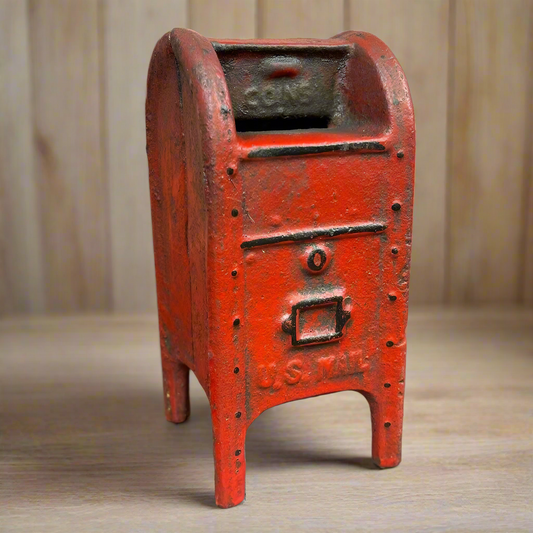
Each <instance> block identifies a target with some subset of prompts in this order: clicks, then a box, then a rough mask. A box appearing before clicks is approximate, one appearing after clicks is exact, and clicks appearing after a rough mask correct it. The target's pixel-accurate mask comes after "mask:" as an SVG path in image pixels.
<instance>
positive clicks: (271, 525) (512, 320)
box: [0, 310, 533, 533]
mask: <svg viewBox="0 0 533 533" xmlns="http://www.w3.org/2000/svg"><path fill="white" fill-rule="evenodd" d="M408 346H409V348H408V372H407V380H406V397H405V398H406V406H405V407H406V410H405V426H404V447H403V462H402V464H401V465H400V466H399V467H398V468H395V469H391V470H383V471H380V470H376V469H373V468H372V467H371V462H370V459H369V457H370V420H369V411H368V406H367V404H366V400H364V398H363V397H362V396H360V395H358V394H357V393H348V392H346V393H340V394H333V395H330V396H322V397H318V398H313V399H309V400H305V401H301V402H295V403H292V404H286V405H283V406H280V407H277V408H274V409H271V410H270V411H267V412H266V413H264V414H263V415H261V417H259V419H258V420H257V421H256V422H255V423H254V424H253V426H252V427H251V428H250V431H249V433H248V439H247V448H246V456H247V465H248V472H247V501H246V502H245V503H244V504H243V505H241V506H239V507H236V508H233V509H229V510H222V509H217V508H215V506H214V496H213V459H212V449H211V426H210V418H209V410H208V404H207V400H206V398H205V397H204V394H203V391H202V389H201V388H200V386H199V385H198V383H197V382H196V381H194V383H193V385H192V398H191V403H192V415H191V419H190V420H189V421H188V422H187V423H186V424H183V425H181V426H174V425H172V424H169V423H167V422H166V421H165V418H164V412H163V397H162V385H161V375H160V362H159V353H158V338H157V322H156V320H155V318H154V317H107V316H99V317H84V318H42V319H8V320H4V321H1V322H0V354H1V367H0V372H1V396H2V404H1V431H2V434H1V448H0V450H1V456H0V506H1V508H0V530H1V531H6V532H11V531H17V532H33V531H36V532H42V533H46V532H61V533H63V532H68V533H72V532H76V531H95V532H96V531H98V532H103V531H117V532H128V533H130V532H152V531H155V532H174V531H179V532H181V531H231V532H239V531H242V532H248V531H287V530H290V531H409V532H420V531H431V532H433V531H453V532H458V531H502V532H510V531H513V532H515V531H533V312H520V311H517V310H514V311H513V310H502V311H499V312H498V311H490V310H488V311H487V310H482V311H472V312H467V311H457V310H447V311H441V310H418V311H416V310H415V311H413V312H412V313H411V318H410V326H409V336H408Z"/></svg>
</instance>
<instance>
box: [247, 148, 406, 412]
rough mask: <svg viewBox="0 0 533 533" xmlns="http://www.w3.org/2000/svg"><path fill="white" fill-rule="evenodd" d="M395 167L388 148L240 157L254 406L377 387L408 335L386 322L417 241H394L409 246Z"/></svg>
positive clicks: (249, 403)
mask: <svg viewBox="0 0 533 533" xmlns="http://www.w3.org/2000/svg"><path fill="white" fill-rule="evenodd" d="M396 171H397V167H396V166H393V167H392V168H391V165H390V157H389V155H388V153H377V154H330V155H328V154H322V155H312V156H302V157H298V156H294V157H274V158H264V159H260V160H251V159H248V160H243V161H242V162H241V165H240V167H239V172H240V177H241V179H242V187H243V213H242V216H243V233H244V238H243V242H242V243H241V248H242V253H243V265H244V269H243V270H244V272H243V274H244V299H245V301H244V309H245V313H244V321H243V324H242V327H243V329H244V331H243V333H245V335H246V341H245V345H246V368H247V383H246V388H247V394H246V396H247V402H246V404H247V409H248V411H249V412H248V415H249V417H251V418H254V417H255V416H256V415H257V414H259V413H260V412H261V411H263V410H264V409H266V408H268V407H270V406H272V405H273V404H277V403H283V402H286V401H290V400H294V399H298V398H304V397H308V396H313V395H317V394H323V393H326V392H334V391H337V390H346V389H350V388H351V389H354V390H362V391H364V390H370V389H371V387H372V383H373V380H374V378H375V377H376V376H378V375H379V373H380V372H381V371H382V365H383V362H384V358H383V356H382V353H383V351H384V348H385V350H386V349H387V347H388V345H387V342H389V343H390V342H393V343H394V344H395V345H396V346H398V345H401V344H402V343H403V338H402V337H401V334H400V335H399V334H396V338H393V340H392V341H390V340H389V337H390V336H391V333H388V331H387V330H388V328H389V327H390V324H386V323H384V320H386V314H387V313H386V311H387V310H389V311H390V309H388V307H387V306H390V305H392V304H393V303H395V304H396V305H399V306H402V305H406V303H407V293H406V291H405V290H403V289H406V287H407V278H406V277H402V270H403V271H405V272H406V271H407V270H408V268H407V267H408V265H405V264H401V265H400V263H402V261H403V263H405V260H406V259H407V260H408V253H406V252H405V251H402V253H401V254H400V253H396V254H394V253H392V252H391V250H392V248H394V249H395V250H396V251H397V252H398V251H399V248H405V242H402V243H399V242H396V241H397V240H398V237H399V234H398V230H399V229H400V224H399V219H398V218H399V213H398V212H396V211H394V210H393V209H391V205H392V204H393V203H394V202H395V201H397V200H398V198H402V199H404V198H405V194H406V191H405V190H404V191H402V190H401V187H402V181H401V180H398V179H393V176H394V175H396ZM395 229H396V231H395ZM399 238H401V236H400V237H399ZM404 240H405V239H404ZM394 272H396V273H398V275H399V276H398V275H396V276H395V274H394ZM394 276H395V279H394V280H393V277H394ZM393 293H394V295H396V294H399V295H400V294H401V299H400V301H395V302H393V301H392V300H391V299H390V296H392V294H393ZM396 300H397V299H396ZM384 311H385V312H384ZM388 335H389V336H388ZM392 337H394V335H392ZM400 372H403V368H402V369H400Z"/></svg>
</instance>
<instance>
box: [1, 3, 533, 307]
mask: <svg viewBox="0 0 533 533" xmlns="http://www.w3.org/2000/svg"><path fill="white" fill-rule="evenodd" d="M176 26H185V27H190V28H193V29H195V30H196V31H199V32H200V33H203V34H205V35H208V36H212V37H219V38H220V37H235V38H268V37H271V38H281V37H317V38H320V37H330V36H332V35H334V34H336V33H339V32H341V31H344V30H346V29H359V30H364V31H369V32H372V33H375V34H377V35H378V36H380V37H381V38H382V39H383V40H384V41H385V42H387V44H389V46H390V47H391V48H392V50H393V51H394V53H395V54H396V55H397V57H398V59H399V60H400V62H401V63H402V65H403V67H404V69H405V71H406V74H407V77H408V80H409V82H410V86H411V90H412V95H413V100H414V103H415V111H416V118H417V135H418V138H417V141H418V147H417V151H418V153H417V183H416V206H415V220H414V233H413V239H414V240H413V264H412V290H411V301H412V302H413V303H431V304H446V303H457V304H484V303H502V304H527V305H530V306H533V266H532V265H533V156H532V153H533V126H532V124H533V107H532V99H531V95H532V94H533V74H532V72H533V68H532V67H533V0H505V1H502V0H76V1H75V2H74V1H72V0H0V138H1V142H0V314H4V315H5V314H13V313H42V312H77V311H104V310H109V311H121V312H129V311H134V312H137V311H138V312H145V311H152V310H154V309H155V305H156V303H155V289H154V268H153V257H152V246H151V226H150V206H149V197H148V181H147V165H146V155H145V150H144V145H145V140H144V117H143V107H144V98H145V80H146V72H147V68H148V62H149V58H150V54H151V51H152V49H153V46H154V45H155V42H156V40H157V39H158V38H159V37H160V36H162V35H163V34H164V33H165V32H166V31H167V30H169V29H171V28H172V27H176Z"/></svg>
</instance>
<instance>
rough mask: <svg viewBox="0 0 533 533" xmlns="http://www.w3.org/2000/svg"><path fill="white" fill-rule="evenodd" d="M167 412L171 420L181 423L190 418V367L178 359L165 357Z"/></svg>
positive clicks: (164, 382)
mask: <svg viewBox="0 0 533 533" xmlns="http://www.w3.org/2000/svg"><path fill="white" fill-rule="evenodd" d="M163 390H164V392H165V414H166V417H167V420H168V421H169V422H174V424H180V423H181V422H185V420H187V418H189V413H190V409H191V406H190V401H189V367H188V366H187V365H185V364H183V363H182V362H181V361H178V360H170V359H167V358H163Z"/></svg>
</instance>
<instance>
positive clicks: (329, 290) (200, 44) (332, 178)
mask: <svg viewBox="0 0 533 533" xmlns="http://www.w3.org/2000/svg"><path fill="white" fill-rule="evenodd" d="M146 123H147V147H148V160H149V166H150V193H151V203H152V220H153V236H154V251H155V262H156V276H157V295H158V304H159V325H160V334H161V353H162V360H163V379H164V390H165V401H166V409H167V418H168V420H170V421H172V422H175V423H179V422H183V421H185V420H186V419H187V417H188V416H189V398H188V378H189V369H191V370H193V372H194V373H195V374H196V376H197V377H198V380H199V381H200V383H201V384H202V386H203V388H204V389H205V391H206V393H207V396H208V398H209V402H210V405H211V409H212V423H213V435H214V455H215V474H216V475H215V492H216V502H217V504H218V505H219V506H221V507H231V506H234V505H237V504H238V503H240V502H241V501H242V500H243V499H244V494H245V467H246V461H245V453H244V448H245V436H246V430H247V428H248V427H249V426H250V424H251V423H252V421H253V420H254V419H255V418H256V417H257V416H258V415H259V414H260V413H262V412H263V411H265V410H266V409H268V408H270V407H273V406H275V405H279V404H281V403H284V402H289V401H293V400H299V399H302V398H308V397H310V396H316V395H319V394H329V393H333V392H337V391H344V390H354V391H358V392H360V393H362V394H363V395H364V396H365V397H366V398H367V400H368V402H369V404H370V412H371V419H372V457H373V460H374V462H375V463H376V464H377V465H378V466H379V467H381V468H387V467H393V466H396V465H397V464H398V463H399V462H400V454H401V434H402V416H403V391H404V376H405V374H404V373H405V350H406V344H405V327H406V323H407V302H408V284H409V264H410V255H411V219H412V208H413V182H414V161H415V126H414V117H413V108H412V103H411V98H410V95H409V89H408V87H407V82H406V80H405V77H404V74H403V72H402V69H401V67H400V65H399V64H398V62H397V61H396V59H395V58H394V56H393V55H392V53H391V51H390V50H389V49H388V48H387V47H386V46H385V45H384V44H383V43H382V42H381V41H380V40H379V39H377V38H376V37H374V36H372V35H369V34H366V33H356V32H346V33H342V34H340V35H338V36H336V37H334V38H333V39H329V40H314V39H313V40H311V39H309V40H284V41H218V42H215V41H210V40H208V39H206V38H204V37H202V36H200V35H198V34H197V33H195V32H193V31H190V30H182V29H176V30H173V31H172V32H170V33H169V34H167V35H165V36H164V37H163V38H162V39H161V40H160V41H159V43H158V44H157V46H156V48H155V51H154V54H153V57H152V62H151V65H150V71H149V77H148V97H147V103H146ZM236 125H237V126H236ZM279 128H282V130H283V131H279ZM237 130H238V131H237Z"/></svg>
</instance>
